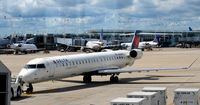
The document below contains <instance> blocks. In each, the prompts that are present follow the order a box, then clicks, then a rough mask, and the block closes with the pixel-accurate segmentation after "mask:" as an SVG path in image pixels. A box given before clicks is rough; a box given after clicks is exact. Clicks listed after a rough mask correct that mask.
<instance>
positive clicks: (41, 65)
mask: <svg viewBox="0 0 200 105" xmlns="http://www.w3.org/2000/svg"><path fill="white" fill-rule="evenodd" d="M37 68H38V69H42V68H45V65H44V64H38V65H37Z"/></svg>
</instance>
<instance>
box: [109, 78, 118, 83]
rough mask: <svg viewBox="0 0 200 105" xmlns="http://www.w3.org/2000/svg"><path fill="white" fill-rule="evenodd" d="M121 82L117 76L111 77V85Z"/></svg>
mask: <svg viewBox="0 0 200 105" xmlns="http://www.w3.org/2000/svg"><path fill="white" fill-rule="evenodd" d="M118 81H119V78H118V77H117V76H111V77H110V82H111V83H117V82H118Z"/></svg>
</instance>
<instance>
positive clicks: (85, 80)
mask: <svg viewBox="0 0 200 105" xmlns="http://www.w3.org/2000/svg"><path fill="white" fill-rule="evenodd" d="M91 81H92V77H91V76H88V75H84V76H83V82H84V83H91Z"/></svg>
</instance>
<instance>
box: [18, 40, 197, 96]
mask: <svg viewBox="0 0 200 105" xmlns="http://www.w3.org/2000/svg"><path fill="white" fill-rule="evenodd" d="M138 43H139V40H137V39H136V38H135V36H134V37H133V39H132V46H131V48H132V49H131V50H130V51H128V50H118V51H108V52H94V53H85V54H75V55H64V56H55V57H45V58H36V59H33V60H31V61H29V62H28V63H27V64H26V65H25V67H24V68H22V70H21V72H20V73H19V75H18V78H21V79H22V81H23V82H24V83H25V84H28V88H27V93H31V92H33V86H32V83H39V82H43V81H48V80H57V79H61V78H67V77H72V76H78V75H83V82H85V83H90V82H91V81H92V76H93V75H111V77H110V82H118V75H119V74H120V73H124V72H140V71H158V70H175V69H177V70H178V69H188V68H190V67H191V65H192V64H193V63H194V62H193V63H192V64H191V65H190V66H189V67H182V68H150V69H121V68H123V67H126V66H131V65H133V64H134V61H135V60H137V59H140V58H141V57H142V55H143V53H142V51H141V50H139V49H134V48H136V47H137V44H138Z"/></svg>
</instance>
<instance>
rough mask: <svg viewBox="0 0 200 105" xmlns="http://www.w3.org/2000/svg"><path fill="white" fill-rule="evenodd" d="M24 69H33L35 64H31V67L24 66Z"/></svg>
mask: <svg viewBox="0 0 200 105" xmlns="http://www.w3.org/2000/svg"><path fill="white" fill-rule="evenodd" d="M24 68H26V69H35V68H36V65H35V64H33V65H26V66H24Z"/></svg>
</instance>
